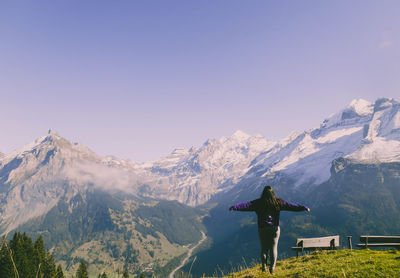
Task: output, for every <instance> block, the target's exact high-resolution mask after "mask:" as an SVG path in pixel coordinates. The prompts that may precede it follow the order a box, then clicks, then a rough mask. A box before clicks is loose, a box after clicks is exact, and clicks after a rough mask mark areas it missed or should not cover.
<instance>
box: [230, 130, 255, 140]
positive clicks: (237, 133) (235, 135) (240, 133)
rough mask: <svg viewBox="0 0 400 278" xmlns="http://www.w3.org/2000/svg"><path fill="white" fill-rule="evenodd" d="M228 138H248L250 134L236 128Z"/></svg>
mask: <svg viewBox="0 0 400 278" xmlns="http://www.w3.org/2000/svg"><path fill="white" fill-rule="evenodd" d="M230 138H232V139H237V140H247V139H249V138H250V135H248V134H247V133H245V132H243V131H241V130H236V131H235V132H234V133H233V134H232V136H231V137H230Z"/></svg>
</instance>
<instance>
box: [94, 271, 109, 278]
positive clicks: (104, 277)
mask: <svg viewBox="0 0 400 278" xmlns="http://www.w3.org/2000/svg"><path fill="white" fill-rule="evenodd" d="M97 277H98V278H108V276H107V274H106V273H105V272H103V274H99V276H97Z"/></svg>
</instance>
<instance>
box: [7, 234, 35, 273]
mask: <svg viewBox="0 0 400 278" xmlns="http://www.w3.org/2000/svg"><path fill="white" fill-rule="evenodd" d="M9 246H10V249H11V250H12V255H13V259H14V262H15V265H16V267H17V270H18V273H19V277H24V278H35V276H36V272H37V269H38V265H37V264H36V256H35V251H34V247H33V242H32V239H31V238H30V237H28V236H27V235H26V234H25V233H23V234H21V233H18V232H17V233H15V234H14V236H13V238H12V240H11V241H10V244H9Z"/></svg>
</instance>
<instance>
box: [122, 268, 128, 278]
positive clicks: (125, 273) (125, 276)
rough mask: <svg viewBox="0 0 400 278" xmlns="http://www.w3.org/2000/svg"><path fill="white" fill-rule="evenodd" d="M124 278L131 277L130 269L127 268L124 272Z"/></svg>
mask: <svg viewBox="0 0 400 278" xmlns="http://www.w3.org/2000/svg"><path fill="white" fill-rule="evenodd" d="M122 278H129V271H128V269H127V268H125V270H124V274H122Z"/></svg>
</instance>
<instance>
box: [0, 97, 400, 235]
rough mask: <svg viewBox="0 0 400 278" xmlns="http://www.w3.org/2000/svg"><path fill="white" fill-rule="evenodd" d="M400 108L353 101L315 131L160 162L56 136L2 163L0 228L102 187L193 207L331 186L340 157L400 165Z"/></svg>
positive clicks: (209, 147)
mask: <svg viewBox="0 0 400 278" xmlns="http://www.w3.org/2000/svg"><path fill="white" fill-rule="evenodd" d="M399 110H400V104H399V103H398V102H397V101H395V100H393V99H378V100H377V101H376V102H375V103H370V102H368V101H365V100H361V99H359V100H354V101H352V102H351V103H350V105H349V106H348V107H346V108H345V109H343V110H341V111H339V112H338V113H335V114H333V115H331V116H330V117H328V118H327V119H326V120H324V121H323V122H322V124H321V125H320V126H319V127H317V128H314V129H311V130H308V131H304V132H298V133H292V134H291V135H289V136H288V137H287V138H284V139H283V140H281V141H279V142H271V141H268V140H266V139H265V138H264V137H263V136H261V135H255V136H250V135H247V134H245V133H244V132H241V131H237V132H235V133H234V134H233V135H232V136H230V137H223V138H220V139H218V140H215V139H209V140H207V141H206V142H205V143H204V144H203V145H202V146H201V147H199V148H194V147H193V148H190V149H176V150H174V151H173V152H172V153H171V154H170V155H169V156H167V157H164V158H161V159H159V160H156V161H151V162H146V163H135V162H132V161H129V160H122V159H118V158H116V157H111V156H110V157H100V156H98V155H96V154H95V153H94V152H92V151H91V150H90V149H88V148H87V147H85V146H83V145H81V144H74V143H71V142H69V141H67V140H65V139H64V138H62V137H61V136H59V135H58V134H55V133H53V132H49V134H48V135H47V136H44V137H42V138H39V139H37V140H36V141H34V142H32V143H30V144H28V145H26V146H24V147H23V148H21V149H19V150H16V151H14V152H13V153H10V154H6V155H4V156H2V157H1V158H0V212H1V214H0V229H1V231H3V232H4V231H9V230H12V229H13V228H15V227H17V226H18V225H20V224H22V223H24V222H26V221H27V220H29V219H32V218H34V217H36V216H39V215H43V214H45V213H46V212H47V211H49V210H50V209H51V208H52V207H54V206H55V205H56V204H57V202H58V201H59V200H60V199H66V200H68V199H71V198H72V197H73V196H75V195H77V194H78V193H82V194H84V193H83V192H86V191H87V190H93V189H94V188H101V189H104V190H108V191H114V192H116V191H124V192H127V193H129V194H132V195H133V196H136V197H150V198H154V199H167V200H177V201H179V202H181V203H184V204H188V205H191V206H197V205H200V204H204V203H206V202H207V201H209V200H210V199H211V198H212V197H213V196H216V195H218V194H224V193H225V192H229V191H230V190H232V189H235V190H236V191H237V190H246V188H248V185H249V183H250V182H251V183H253V184H254V185H255V186H256V187H257V186H260V185H262V184H265V181H266V180H267V181H268V182H271V181H281V180H282V179H286V180H288V179H290V180H291V181H292V183H291V184H292V185H291V186H292V189H293V188H294V189H296V188H301V187H302V186H307V187H308V188H312V187H313V186H315V185H319V184H321V183H323V182H325V181H327V180H328V179H329V177H330V175H331V173H330V170H331V166H332V162H333V161H334V160H335V159H337V158H341V157H343V158H346V159H350V160H354V161H359V162H364V163H370V162H371V161H372V162H373V161H381V162H393V161H400V112H399Z"/></svg>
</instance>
